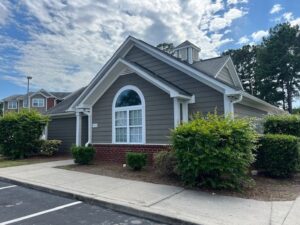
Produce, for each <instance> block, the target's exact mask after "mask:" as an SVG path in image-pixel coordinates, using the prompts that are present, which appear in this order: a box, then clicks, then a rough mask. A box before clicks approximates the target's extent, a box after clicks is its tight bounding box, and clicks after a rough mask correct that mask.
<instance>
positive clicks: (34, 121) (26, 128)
mask: <svg viewBox="0 0 300 225" xmlns="http://www.w3.org/2000/svg"><path fill="white" fill-rule="evenodd" d="M47 122H48V117H47V116H43V115H41V114H40V113H38V112H36V111H34V110H31V111H30V112H29V111H28V110H23V111H21V112H19V113H7V114H5V115H4V116H3V117H1V118H0V146H1V147H0V149H1V152H0V154H2V155H3V156H5V157H8V158H11V159H19V158H24V157H28V156H30V155H33V154H36V153H38V152H37V151H38V150H39V146H37V145H38V143H39V138H40V137H41V135H42V132H43V129H44V128H45V126H46V124H47Z"/></svg>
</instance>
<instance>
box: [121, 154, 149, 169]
mask: <svg viewBox="0 0 300 225" xmlns="http://www.w3.org/2000/svg"><path fill="white" fill-rule="evenodd" d="M146 163H147V155H146V154H145V153H137V152H127V153H126V164H127V165H128V166H129V167H130V168H131V169H133V170H141V169H142V168H143V167H145V166H146Z"/></svg>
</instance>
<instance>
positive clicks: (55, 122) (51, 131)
mask: <svg viewBox="0 0 300 225" xmlns="http://www.w3.org/2000/svg"><path fill="white" fill-rule="evenodd" d="M52 139H57V140H61V141H62V145H61V147H60V150H61V151H68V150H69V149H70V147H71V146H72V144H75V143H76V117H68V118H51V121H50V122H49V125H48V140H52ZM87 141H88V118H87V116H84V117H82V141H81V143H82V145H84V144H85V143H86V142H87Z"/></svg>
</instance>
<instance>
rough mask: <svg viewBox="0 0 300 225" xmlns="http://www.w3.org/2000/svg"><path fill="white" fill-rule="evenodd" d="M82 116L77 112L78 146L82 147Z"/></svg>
mask: <svg viewBox="0 0 300 225" xmlns="http://www.w3.org/2000/svg"><path fill="white" fill-rule="evenodd" d="M81 117H82V115H81V113H80V112H76V146H81V130H82V118H81Z"/></svg>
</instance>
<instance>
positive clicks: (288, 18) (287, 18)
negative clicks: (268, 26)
mask: <svg viewBox="0 0 300 225" xmlns="http://www.w3.org/2000/svg"><path fill="white" fill-rule="evenodd" d="M275 22H277V23H281V22H289V23H290V24H291V25H292V26H295V25H299V26H300V17H298V18H295V16H294V14H293V13H292V12H286V13H284V14H282V15H281V16H280V17H277V18H276V19H275Z"/></svg>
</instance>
